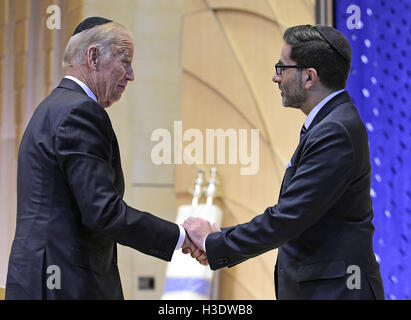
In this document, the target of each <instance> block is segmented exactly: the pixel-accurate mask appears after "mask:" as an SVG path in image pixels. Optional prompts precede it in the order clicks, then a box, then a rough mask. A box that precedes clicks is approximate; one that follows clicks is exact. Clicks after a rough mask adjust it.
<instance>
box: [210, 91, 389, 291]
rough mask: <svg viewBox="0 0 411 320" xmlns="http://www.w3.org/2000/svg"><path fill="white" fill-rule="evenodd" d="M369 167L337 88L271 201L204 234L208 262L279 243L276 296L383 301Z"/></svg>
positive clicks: (362, 137) (355, 120)
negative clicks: (257, 211) (241, 221)
mask: <svg viewBox="0 0 411 320" xmlns="http://www.w3.org/2000/svg"><path fill="white" fill-rule="evenodd" d="M370 173H371V165H370V159H369V150H368V137H367V132H366V129H365V127H364V124H363V122H362V121H361V118H360V116H359V114H358V112H357V110H356V108H355V107H354V105H353V104H352V101H351V98H350V97H349V95H348V93H347V92H345V91H344V92H342V93H340V94H338V95H337V96H335V97H334V98H332V99H331V100H330V101H329V102H328V103H326V104H325V105H324V106H323V108H322V109H321V110H320V111H319V113H318V114H317V115H316V117H315V118H314V120H313V121H312V123H311V125H310V127H309V128H308V129H307V132H306V134H305V136H304V137H303V139H302V140H301V141H300V143H299V145H298V147H297V149H296V151H295V152H294V155H293V156H292V159H291V166H290V167H288V168H287V170H286V172H285V175H284V179H283V183H282V187H281V191H280V195H279V199H278V203H277V204H276V205H274V206H272V207H269V208H267V209H266V210H265V211H264V213H263V214H261V215H258V216H256V217H255V218H254V219H252V220H251V221H250V222H248V223H244V224H240V225H237V226H234V227H231V228H226V229H224V230H223V231H222V232H221V233H212V234H210V235H209V236H208V237H207V239H206V249H207V257H208V260H209V263H210V266H211V268H212V269H213V270H215V269H218V268H222V267H226V266H233V265H235V264H237V263H240V262H242V261H245V260H246V259H249V258H252V257H255V256H257V255H259V254H261V253H264V252H266V251H268V250H271V249H274V248H279V249H278V257H277V264H276V268H275V288H276V295H277V298H278V299H383V298H384V290H383V286H382V280H381V276H380V272H379V265H378V263H377V261H376V259H375V255H374V251H373V245H372V236H373V233H374V227H373V224H372V219H373V209H372V202H371V197H370V185H371V179H370ZM354 270H355V271H358V270H359V272H355V273H354ZM359 273H360V274H359ZM359 287H360V288H361V289H359Z"/></svg>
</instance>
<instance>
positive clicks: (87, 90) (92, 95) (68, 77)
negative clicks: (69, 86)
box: [64, 76, 97, 102]
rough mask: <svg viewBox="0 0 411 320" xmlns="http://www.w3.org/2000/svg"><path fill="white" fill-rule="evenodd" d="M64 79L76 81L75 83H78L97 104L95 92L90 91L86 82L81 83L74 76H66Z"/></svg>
mask: <svg viewBox="0 0 411 320" xmlns="http://www.w3.org/2000/svg"><path fill="white" fill-rule="evenodd" d="M64 78H67V79H70V80H72V81H74V82H75V83H77V84H78V85H79V86H80V87H81V88H82V89H83V90H84V92H85V93H86V94H87V95H88V96H89V97H90V98H91V99H93V100H94V101H95V102H97V97H96V95H95V94H94V93H93V91H91V90H90V88H89V87H87V85H86V84H85V83H84V82H82V81H80V80H79V79H77V78H76V77H73V76H65V77H64Z"/></svg>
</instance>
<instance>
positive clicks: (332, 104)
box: [307, 91, 351, 132]
mask: <svg viewBox="0 0 411 320" xmlns="http://www.w3.org/2000/svg"><path fill="white" fill-rule="evenodd" d="M349 101H351V97H350V95H349V94H348V92H347V91H343V92H341V93H340V94H337V95H336V96H335V97H334V98H332V99H331V100H330V101H328V102H327V103H326V104H325V105H324V106H323V107H322V108H321V110H320V111H319V112H318V113H317V115H316V116H315V118H314V119H313V121H312V122H311V124H310V126H309V127H308V129H307V132H308V131H309V130H311V129H312V128H313V127H314V126H315V125H316V124H317V123H319V122H320V121H321V120H322V119H324V118H325V117H326V116H327V115H328V114H329V113H330V112H331V111H333V110H334V109H335V108H336V107H337V106H339V105H340V104H342V103H345V102H349Z"/></svg>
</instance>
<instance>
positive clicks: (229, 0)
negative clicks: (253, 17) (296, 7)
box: [207, 0, 275, 21]
mask: <svg viewBox="0 0 411 320" xmlns="http://www.w3.org/2000/svg"><path fill="white" fill-rule="evenodd" d="M207 3H208V4H209V6H210V7H211V8H213V9H216V10H218V9H220V10H221V9H226V10H230V11H234V10H244V11H246V12H249V13H253V14H257V15H261V16H263V17H265V18H267V19H270V20H272V21H275V19H274V15H273V11H272V9H271V8H270V6H269V5H268V4H267V2H266V1H265V0H207Z"/></svg>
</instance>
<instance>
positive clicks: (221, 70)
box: [182, 11, 267, 137]
mask: <svg viewBox="0 0 411 320" xmlns="http://www.w3.org/2000/svg"><path fill="white" fill-rule="evenodd" d="M182 41H183V43H182V67H183V69H184V70H187V71H189V72H190V73H192V74H194V75H195V76H196V77H198V78H200V79H202V81H204V82H206V83H207V84H209V85H210V86H211V87H212V88H213V89H214V90H217V91H218V92H220V93H221V94H222V95H223V96H224V97H225V98H226V99H227V100H229V101H230V102H231V103H232V105H233V106H234V107H235V108H236V109H237V112H239V113H241V114H242V115H243V116H244V117H246V119H247V120H248V121H249V122H250V124H251V125H252V126H253V127H254V128H259V129H260V134H261V135H262V136H265V137H266V136H267V135H266V132H265V131H264V126H263V122H262V120H261V117H260V115H259V113H258V110H257V108H256V104H255V103H256V102H255V100H254V97H253V96H252V94H251V92H250V88H249V86H248V83H247V81H246V79H245V78H244V74H243V72H242V70H241V67H240V65H239V63H238V61H237V59H236V57H235V55H234V52H233V49H232V48H231V47H230V45H229V43H228V42H227V39H226V37H225V35H224V34H223V32H222V30H221V28H220V27H219V25H218V23H217V21H216V19H215V16H214V15H213V14H212V13H211V12H210V11H205V12H200V13H196V14H191V15H187V16H186V17H185V18H184V26H183V40H182ZM214 48H218V50H216V49H214ZM223 75H229V78H228V79H227V78H226V77H225V76H223Z"/></svg>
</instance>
